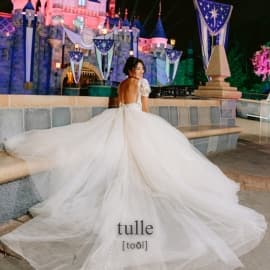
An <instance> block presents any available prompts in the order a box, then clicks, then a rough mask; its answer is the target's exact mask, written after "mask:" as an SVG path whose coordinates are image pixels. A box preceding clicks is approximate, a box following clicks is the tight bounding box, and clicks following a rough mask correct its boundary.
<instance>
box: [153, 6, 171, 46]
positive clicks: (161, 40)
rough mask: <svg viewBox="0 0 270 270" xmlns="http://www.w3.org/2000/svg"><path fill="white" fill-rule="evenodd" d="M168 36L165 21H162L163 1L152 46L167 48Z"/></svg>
mask: <svg viewBox="0 0 270 270" xmlns="http://www.w3.org/2000/svg"><path fill="white" fill-rule="evenodd" d="M167 40H168V39H167V37H166V34H165V31H164V27H163V23H162V21H161V1H160V3H159V13H158V20H157V24H156V27H155V29H154V31H153V33H152V38H151V43H152V47H153V48H155V47H157V48H159V47H163V48H166V47H167Z"/></svg>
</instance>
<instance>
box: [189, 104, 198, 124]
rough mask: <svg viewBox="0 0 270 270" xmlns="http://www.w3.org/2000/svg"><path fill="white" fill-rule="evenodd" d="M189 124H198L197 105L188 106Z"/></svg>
mask: <svg viewBox="0 0 270 270" xmlns="http://www.w3.org/2000/svg"><path fill="white" fill-rule="evenodd" d="M189 109H190V124H191V125H192V126H194V125H198V120H199V119H198V108H197V107H190V108H189Z"/></svg>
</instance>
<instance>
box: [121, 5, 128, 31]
mask: <svg viewBox="0 0 270 270" xmlns="http://www.w3.org/2000/svg"><path fill="white" fill-rule="evenodd" d="M122 26H126V27H127V26H128V27H129V20H128V9H127V8H126V9H125V17H124V21H123V24H122Z"/></svg>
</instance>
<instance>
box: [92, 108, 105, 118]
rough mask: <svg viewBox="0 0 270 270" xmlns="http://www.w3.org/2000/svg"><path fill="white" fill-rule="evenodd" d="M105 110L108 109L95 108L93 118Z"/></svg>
mask: <svg viewBox="0 0 270 270" xmlns="http://www.w3.org/2000/svg"><path fill="white" fill-rule="evenodd" d="M105 109H107V108H105V107H93V108H92V117H94V116H96V115H98V114H100V113H102V112H103V111H104V110H105Z"/></svg>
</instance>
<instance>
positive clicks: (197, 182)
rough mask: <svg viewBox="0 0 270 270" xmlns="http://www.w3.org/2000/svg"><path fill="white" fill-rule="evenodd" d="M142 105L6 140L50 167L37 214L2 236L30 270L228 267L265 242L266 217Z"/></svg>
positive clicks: (38, 178)
mask: <svg viewBox="0 0 270 270" xmlns="http://www.w3.org/2000/svg"><path fill="white" fill-rule="evenodd" d="M139 92H140V94H142V95H147V94H148V91H147V89H144V88H142V89H141V90H140V91H139ZM139 100H140V95H139V99H138V102H136V103H132V104H128V105H122V106H121V107H120V108H117V109H108V110H106V111H104V112H103V113H101V114H100V115H98V116H96V117H94V118H92V119H91V120H90V121H88V122H84V123H78V124H72V125H70V126H64V127H58V128H52V129H48V130H39V131H38V130H36V131H30V132H26V133H24V134H21V135H19V136H16V137H15V138H12V139H10V140H9V141H8V142H7V143H6V148H7V149H8V151H9V152H10V153H12V154H15V155H17V156H19V157H22V158H24V159H25V160H26V161H31V160H37V159H41V160H48V161H49V163H50V164H51V166H52V169H51V170H50V171H48V172H47V173H46V174H43V176H42V175H33V183H35V185H36V187H37V190H38V191H39V192H40V193H41V195H42V196H44V197H46V199H44V201H43V202H42V203H40V204H38V205H36V206H34V207H33V208H31V209H30V211H31V213H32V214H33V215H34V216H35V217H34V218H33V219H32V220H31V221H29V222H27V223H25V224H23V225H22V226H20V227H19V228H17V229H16V230H14V231H13V232H11V233H9V234H7V235H4V236H3V237H1V238H0V240H1V241H3V243H5V244H6V245H8V246H9V247H10V248H11V249H13V250H14V251H15V252H17V253H18V254H20V255H21V256H23V257H24V258H25V259H26V260H27V261H28V262H29V263H30V264H31V265H32V266H33V267H34V268H35V269H39V270H54V269H55V270H56V269H57V270H197V269H200V270H202V269H203V270H231V269H236V268H237V267H241V266H242V264H241V262H240V260H239V259H238V256H240V255H242V254H244V253H246V252H248V251H250V250H251V249H253V248H254V247H255V246H256V245H257V244H258V243H259V242H260V241H261V239H262V238H263V236H264V233H265V230H266V222H265V219H264V217H263V216H262V215H260V214H258V213H256V212H255V211H254V210H252V209H249V208H247V207H244V206H242V205H240V204H239V203H238V197H237V192H238V191H239V185H238V184H236V183H235V182H233V181H232V180H230V179H228V178H227V177H226V176H225V175H224V174H223V173H222V172H221V171H220V170H219V168H218V167H216V166H215V165H213V164H212V163H211V162H209V161H208V160H207V159H206V158H205V157H204V156H203V155H202V154H200V153H199V152H198V151H197V150H196V149H195V148H194V147H193V146H192V145H191V144H190V143H189V141H188V140H187V139H186V138H185V137H184V135H182V134H181V133H180V132H179V131H178V130H177V129H175V128H174V127H172V126H171V125H170V124H168V123H167V122H166V121H165V120H163V119H162V118H160V117H158V116H156V115H153V114H150V113H145V112H142V111H141V104H140V102H139ZM136 223H137V224H138V225H140V226H141V224H142V223H143V226H144V229H145V230H148V233H149V234H147V233H146V231H145V230H144V231H141V227H140V226H139V227H138V228H137V230H136V228H135V224H136ZM125 225H127V226H126V228H127V233H128V235H126V234H125ZM128 225H133V235H131V234H130V232H131V231H130V227H129V226H128ZM119 227H120V232H119ZM120 233H121V234H120Z"/></svg>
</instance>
